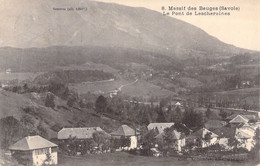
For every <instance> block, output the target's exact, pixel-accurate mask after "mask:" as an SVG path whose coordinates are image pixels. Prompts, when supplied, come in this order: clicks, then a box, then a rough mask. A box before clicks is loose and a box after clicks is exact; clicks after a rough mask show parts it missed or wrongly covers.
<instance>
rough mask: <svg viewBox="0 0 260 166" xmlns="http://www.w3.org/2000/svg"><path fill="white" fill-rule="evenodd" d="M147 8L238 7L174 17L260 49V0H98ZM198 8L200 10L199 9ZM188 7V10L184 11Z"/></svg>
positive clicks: (224, 37)
mask: <svg viewBox="0 0 260 166" xmlns="http://www.w3.org/2000/svg"><path fill="white" fill-rule="evenodd" d="M96 1H102V2H113V3H118V4H122V5H126V6H133V7H145V8H148V9H152V10H155V11H158V12H161V13H162V10H161V8H162V6H164V7H166V8H168V6H175V7H182V6H186V9H187V8H188V7H189V6H191V7H197V8H198V7H199V6H205V7H219V6H226V7H233V6H236V7H239V8H240V10H239V11H231V13H230V14H231V15H230V16H195V15H192V16H186V15H184V16H171V17H175V18H177V19H180V20H183V21H185V22H188V23H191V24H193V25H195V26H197V27H199V28H201V29H203V30H204V31H206V32H207V33H208V34H210V35H212V36H214V37H216V38H218V39H219V40H221V41H223V42H225V43H228V44H232V45H235V46H237V47H241V48H246V49H251V50H258V51H260V0H96ZM197 11H198V10H197ZM186 12H187V10H185V13H186Z"/></svg>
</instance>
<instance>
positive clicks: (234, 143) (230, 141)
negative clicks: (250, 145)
mask: <svg viewBox="0 0 260 166" xmlns="http://www.w3.org/2000/svg"><path fill="white" fill-rule="evenodd" d="M238 145H239V141H238V140H237V139H236V138H233V137H231V138H229V139H228V146H230V147H233V150H234V151H236V150H237V147H238Z"/></svg>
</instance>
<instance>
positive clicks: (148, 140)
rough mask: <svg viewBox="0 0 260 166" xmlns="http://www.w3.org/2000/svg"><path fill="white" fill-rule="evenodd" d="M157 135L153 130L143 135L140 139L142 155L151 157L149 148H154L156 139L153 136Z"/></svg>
mask: <svg viewBox="0 0 260 166" xmlns="http://www.w3.org/2000/svg"><path fill="white" fill-rule="evenodd" d="M157 134H158V133H157V132H156V131H155V130H150V131H148V132H147V133H145V134H143V135H142V137H141V142H142V147H143V148H142V153H143V154H144V155H148V156H149V155H151V153H152V152H151V148H153V147H154V146H155V143H156V138H155V136H156V135H157Z"/></svg>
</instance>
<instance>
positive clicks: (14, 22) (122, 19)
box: [0, 0, 246, 58]
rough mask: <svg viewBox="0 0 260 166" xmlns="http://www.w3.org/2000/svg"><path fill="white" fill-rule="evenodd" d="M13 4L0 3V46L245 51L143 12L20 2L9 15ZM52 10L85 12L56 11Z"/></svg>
mask: <svg viewBox="0 0 260 166" xmlns="http://www.w3.org/2000/svg"><path fill="white" fill-rule="evenodd" d="M16 1H17V0H10V1H6V0H4V1H3V2H2V4H0V15H1V16H0V18H2V19H3V18H6V17H7V16H10V19H9V20H8V21H5V22H4V23H3V24H1V25H0V31H3V30H5V33H4V34H2V40H1V41H0V46H2V47H4V46H10V47H18V48H32V47H51V46H72V47H73V46H98V47H122V48H132V49H140V50H144V51H152V52H160V53H162V54H166V55H171V56H178V57H184V58H185V57H188V56H191V55H194V56H230V54H238V53H241V52H245V51H246V50H244V49H241V48H237V47H235V46H232V45H229V44H225V43H223V42H221V41H220V40H218V39H217V38H216V37H213V36H210V35H209V34H207V33H206V32H205V31H204V30H202V29H200V28H198V27H196V26H194V25H191V24H189V23H185V22H184V21H181V20H178V19H176V18H172V17H167V16H163V15H162V14H161V13H159V12H157V11H153V10H149V9H146V8H141V7H138V8H135V7H128V6H123V5H118V4H115V3H104V2H96V1H79V0H76V1H68V0H65V1H62V2H60V1H57V0H46V1H44V2H42V1H41V2H38V1H37V2H36V1H32V0H26V1H25V2H24V3H23V5H21V7H16V8H17V10H14V9H13V5H14V4H15V2H16ZM4 6H5V7H6V8H3V7H4ZM54 7H73V8H74V10H75V8H76V7H86V8H87V10H86V11H56V10H53V8H54ZM29 9H31V10H29Z"/></svg>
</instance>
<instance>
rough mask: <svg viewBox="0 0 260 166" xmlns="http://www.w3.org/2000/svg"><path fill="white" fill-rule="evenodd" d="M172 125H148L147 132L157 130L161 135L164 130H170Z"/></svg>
mask: <svg viewBox="0 0 260 166" xmlns="http://www.w3.org/2000/svg"><path fill="white" fill-rule="evenodd" d="M173 125H174V123H150V124H149V125H148V126H147V128H148V130H152V129H156V128H157V129H158V131H159V133H163V131H164V129H166V128H170V127H172V126H173Z"/></svg>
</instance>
